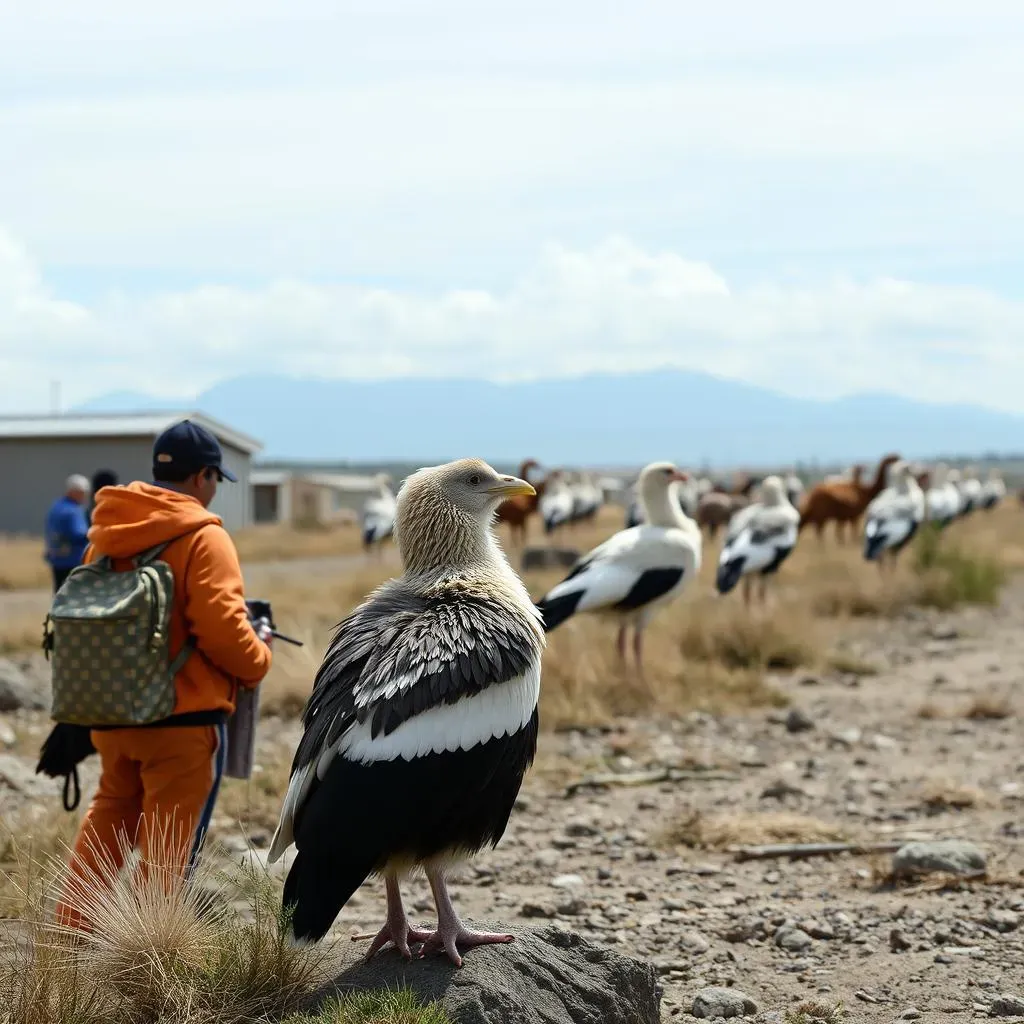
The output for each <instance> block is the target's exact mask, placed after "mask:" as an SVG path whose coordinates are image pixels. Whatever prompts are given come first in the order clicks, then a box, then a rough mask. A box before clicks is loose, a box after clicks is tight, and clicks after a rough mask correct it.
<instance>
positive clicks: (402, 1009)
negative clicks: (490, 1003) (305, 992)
mask: <svg viewBox="0 0 1024 1024" xmlns="http://www.w3.org/2000/svg"><path fill="white" fill-rule="evenodd" d="M284 1024H452V1020H451V1018H450V1017H449V1016H448V1014H447V1013H446V1012H445V1010H444V1008H443V1007H442V1006H441V1004H440V1003H436V1002H432V1003H426V1004H424V1003H421V1002H420V1001H419V1000H418V999H417V997H416V995H415V993H413V992H411V991H409V990H408V989H397V990H394V991H384V992H352V993H349V994H347V995H344V996H338V997H336V998H334V999H331V1000H330V1001H329V1002H327V1003H325V1004H324V1005H323V1006H321V1007H320V1008H319V1009H318V1010H316V1011H314V1012H307V1013H300V1014H295V1015H293V1016H291V1017H288V1018H287V1019H286V1020H285V1021H284Z"/></svg>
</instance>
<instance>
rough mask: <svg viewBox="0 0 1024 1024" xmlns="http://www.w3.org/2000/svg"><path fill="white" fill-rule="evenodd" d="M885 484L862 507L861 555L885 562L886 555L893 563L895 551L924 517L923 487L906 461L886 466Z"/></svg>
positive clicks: (902, 546) (901, 548) (896, 552)
mask: <svg viewBox="0 0 1024 1024" xmlns="http://www.w3.org/2000/svg"><path fill="white" fill-rule="evenodd" d="M889 481H890V483H889V486H888V487H886V489H885V490H884V491H882V493H881V494H879V495H878V497H877V498H875V499H874V500H873V501H872V502H871V504H870V505H868V507H867V509H866V510H865V522H864V557H865V558H866V559H867V560H868V561H869V562H878V564H879V568H882V567H883V566H884V565H885V555H886V554H888V555H889V562H890V565H894V564H895V561H896V557H897V555H898V554H899V553H900V551H902V550H903V548H904V547H906V545H907V544H908V543H909V542H910V539H911V538H912V537H913V536H914V534H915V533H916V532H917V528H918V527H919V526H920V525H921V523H922V522H923V521H924V514H925V497H924V491H922V490H921V487H920V485H919V484H918V482H917V481H916V480H915V479H914V474H913V472H912V471H911V467H910V465H909V464H908V463H906V462H903V461H902V460H901V461H899V462H895V463H893V465H892V466H890V467H889Z"/></svg>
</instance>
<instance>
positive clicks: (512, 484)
mask: <svg viewBox="0 0 1024 1024" xmlns="http://www.w3.org/2000/svg"><path fill="white" fill-rule="evenodd" d="M487 493H488V494H500V495H501V496H502V497H503V498H514V497H516V496H517V495H520V494H522V495H524V496H526V495H530V494H536V493H537V491H536V489H535V488H534V486H533V484H531V483H527V482H526V481H525V480H520V479H519V477H517V476H503V477H502V478H501V479H500V480H499V481H498V482H497V483H496V484H495V485H494V486H493V487H488V488H487Z"/></svg>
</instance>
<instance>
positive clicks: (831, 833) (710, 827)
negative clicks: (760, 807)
mask: <svg viewBox="0 0 1024 1024" xmlns="http://www.w3.org/2000/svg"><path fill="white" fill-rule="evenodd" d="M846 838H847V833H846V832H845V831H844V830H843V829H842V828H840V827H839V826H838V825H833V824H830V823H829V822H826V821H819V820H818V819H817V818H811V817H808V816H807V815H804V814H795V813H792V812H789V811H773V812H754V813H740V812H736V813H729V812H726V813H722V814H704V813H702V812H700V811H694V812H693V813H692V814H689V815H687V816H686V817H685V818H683V819H682V820H680V821H677V822H675V823H673V824H672V825H670V826H669V827H668V828H667V829H666V830H665V831H664V833H663V835H662V841H663V842H664V843H665V844H666V845H670V846H690V847H697V848H700V849H705V850H709V849H710V850H724V849H728V848H730V847H734V846H760V845H763V844H765V843H828V842H837V841H842V840H844V839H846Z"/></svg>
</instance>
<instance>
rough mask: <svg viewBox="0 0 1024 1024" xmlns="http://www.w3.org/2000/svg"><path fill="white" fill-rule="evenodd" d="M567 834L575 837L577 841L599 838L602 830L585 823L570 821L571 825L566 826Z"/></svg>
mask: <svg viewBox="0 0 1024 1024" xmlns="http://www.w3.org/2000/svg"><path fill="white" fill-rule="evenodd" d="M565 834H566V835H567V836H573V837H574V838H576V839H589V838H592V837H593V836H599V835H600V834H601V830H600V829H599V828H595V827H594V826H593V825H591V824H589V823H587V822H585V821H570V822H569V824H568V825H566V826H565Z"/></svg>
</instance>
